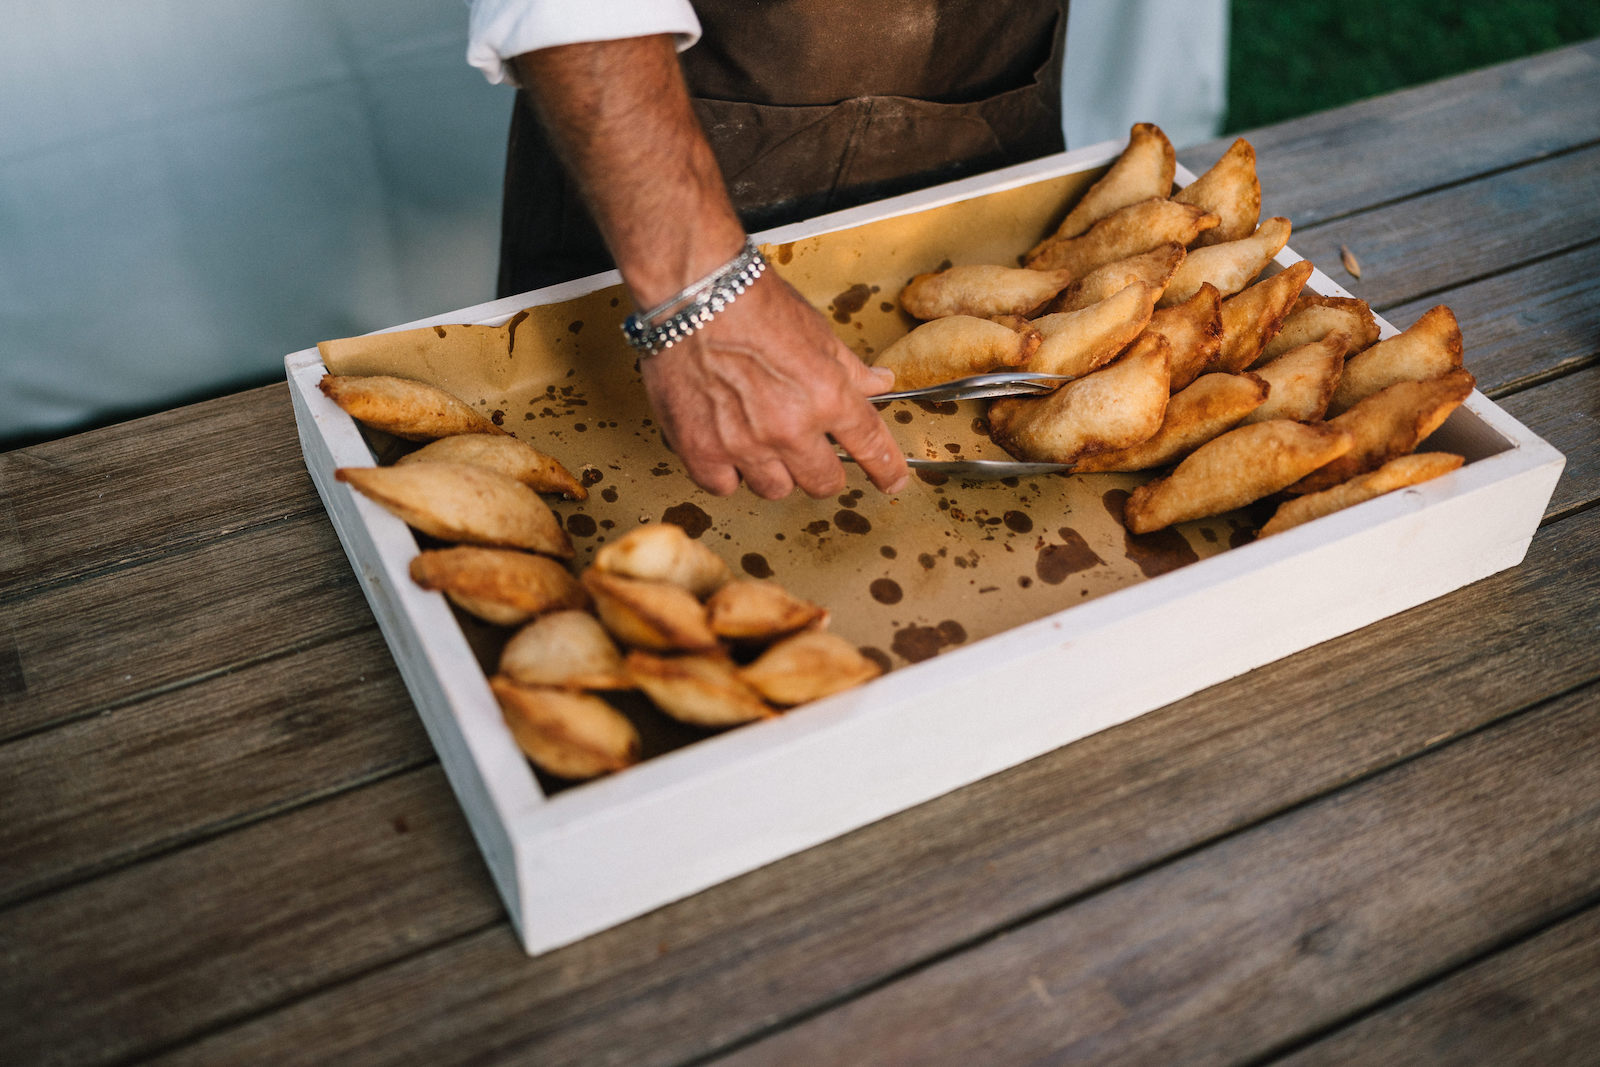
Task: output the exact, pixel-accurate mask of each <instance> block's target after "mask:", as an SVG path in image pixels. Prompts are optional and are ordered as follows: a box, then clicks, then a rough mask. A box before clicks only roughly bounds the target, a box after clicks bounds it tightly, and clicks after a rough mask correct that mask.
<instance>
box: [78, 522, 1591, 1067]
mask: <svg viewBox="0 0 1600 1067" xmlns="http://www.w3.org/2000/svg"><path fill="white" fill-rule="evenodd" d="M1597 596H1600V511H1594V510H1591V511H1588V512H1584V513H1580V514H1578V515H1575V516H1573V517H1572V518H1570V519H1568V520H1565V521H1563V522H1560V523H1556V524H1555V525H1553V526H1552V527H1549V528H1547V529H1545V530H1543V531H1541V533H1540V535H1539V537H1538V538H1537V539H1536V540H1535V544H1534V549H1533V552H1532V554H1531V555H1530V558H1529V560H1528V561H1527V562H1526V563H1524V564H1523V565H1522V566H1521V567H1519V568H1517V569H1515V570H1513V571H1510V572H1506V573H1504V574H1501V575H1497V576H1495V577H1494V578H1491V579H1487V580H1485V581H1483V582H1481V583H1477V584H1476V585H1474V586H1471V587H1469V588H1468V589H1466V590H1463V591H1461V592H1459V593H1457V594H1454V595H1452V596H1450V597H1447V598H1444V599H1441V600H1438V601H1434V602H1432V603H1430V604H1427V605H1424V606H1422V607H1420V608H1417V609H1415V610H1413V611H1410V612H1406V613H1404V614H1403V615H1400V616H1397V617H1395V618H1394V619H1390V620H1387V621H1385V622H1383V623H1380V624H1378V625H1376V626H1373V627H1370V628H1369V629H1367V630H1364V631H1361V632H1359V633H1357V634H1353V635H1349V636H1348V637H1345V638H1341V639H1339V640H1336V641H1332V642H1329V643H1328V644H1326V645H1323V646H1319V647H1318V648H1316V649H1312V650H1309V651H1307V652H1305V653H1301V654H1300V655H1297V656H1293V657H1290V658H1289V659H1286V660H1283V661H1280V662H1279V663H1276V664H1273V665H1270V666H1268V667H1264V668H1261V669H1259V670H1257V671H1253V672H1251V673H1250V674H1248V675H1245V676H1243V677H1241V678H1239V679H1235V680H1234V681H1232V682H1229V683H1227V684H1225V685H1222V686H1218V687H1215V688H1213V689H1211V690H1207V691H1206V692H1204V693H1201V694H1198V695H1196V696H1195V697H1192V698H1189V699H1187V700H1184V701H1181V702H1179V703H1177V704H1175V705H1172V706H1171V707H1169V708H1166V709H1162V710H1160V711H1157V712H1153V713H1151V714H1149V715H1146V716H1143V717H1141V718H1139V719H1136V720H1134V721H1133V722H1130V723H1128V724H1126V725H1124V726H1121V727H1118V728H1116V729H1114V730H1110V731H1106V732H1104V733H1102V734H1097V735H1094V736H1092V737H1090V738H1087V739H1085V740H1084V741H1081V742H1079V743H1077V744H1074V745H1070V746H1067V747H1066V748H1063V749H1060V750H1058V751H1056V752H1053V753H1050V754H1049V755H1047V756H1044V757H1041V758H1039V759H1037V760H1034V761H1032V762H1030V763H1028V764H1025V765H1023V766H1021V767H1018V768H1015V769H1014V770H1012V771H1008V772H1006V773H1004V774H1001V775H997V776H995V777H994V778H991V779H987V780H985V781H983V782H980V783H978V784H976V785H974V786H971V787H969V788H967V789H964V790H961V791H958V792H956V793H953V794H950V795H948V796H946V797H942V798H940V799H938V800H936V801H933V802H930V803H928V804H925V805H922V806H921V807H918V808H915V809H912V810H910V811H908V812H904V813H902V814H900V815H897V816H895V817H893V818H891V819H887V820H885V821H883V822H882V823H878V824H875V825H873V826H870V827H867V828H865V829H863V830H861V831H858V832H857V833H854V834H851V835H848V836H846V837H844V838H840V839H838V840H835V841H832V842H829V843H828V844H826V845H823V846H820V847H818V848H816V849H812V850H810V851H808V852H805V853H803V854H801V855H798V856H795V857H793V858H791V859H789V860H785V861H783V862H781V863H778V864H774V865H772V866H771V867H768V868H764V869H763V870H761V871H757V872H754V873H752V874H750V875H748V876H745V877H744V878H740V879H737V880H735V881H733V882H730V883H727V884H724V885H722V886H719V887H716V888H715V889H712V890H709V891H707V892H705V893H702V894H699V895H698V896H695V897H692V898H690V899H688V900H686V901H682V902H680V903H678V904H674V905H672V906H670V907H667V908H664V909H661V910H660V911H657V912H654V913H651V914H650V915H646V916H644V917H641V918H640V919H637V920H635V921H633V922H631V923H628V924H626V925H624V926H621V927H618V928H616V929H613V930H610V931H607V932H605V933H602V934H599V935H597V936H595V937H593V938H590V939H588V940H586V941H583V942H580V943H579V944H577V945H575V946H572V947H570V948H568V949H563V950H560V951H557V952H554V953H551V954H549V955H547V956H544V957H540V958H538V959H534V960H528V959H525V958H521V957H519V956H518V955H517V954H516V953H515V952H514V951H513V950H511V949H510V948H509V947H508V945H507V943H506V938H505V936H504V931H503V930H502V929H499V928H497V929H495V930H493V931H487V932H484V933H482V934H479V935H474V936H472V937H468V938H464V939H462V940H461V941H458V942H453V943H451V944H449V945H445V946H442V947H440V948H439V949H437V950H436V951H432V952H428V953H424V954H420V955H418V956H416V957H415V958H411V959H407V960H404V961H401V962H399V963H397V964H395V965H393V966H388V967H382V968H376V969H374V970H372V971H371V972H370V973H368V974H365V975H363V977H361V978H360V979H359V980H356V981H352V982H349V983H346V984H344V985H341V986H338V987H335V988H329V989H327V990H325V991H323V992H320V993H318V994H316V995H313V996H308V997H306V998H304V999H303V1000H300V1001H298V1002H296V1003H294V1004H291V1005H288V1006H286V1007H284V1008H282V1009H281V1010H272V1011H269V1012H268V1013H267V1014H265V1015H263V1016H262V1017H260V1018H257V1019H254V1020H251V1021H248V1022H246V1023H244V1024H242V1025H240V1026H238V1027H236V1028H233V1029H228V1030H224V1031H221V1032H218V1033H216V1034H214V1035H211V1036H208V1037H206V1038H204V1039H202V1040H200V1041H198V1042H196V1043H195V1044H193V1045H190V1046H186V1047H185V1048H183V1049H181V1050H178V1051H175V1052H174V1054H173V1056H172V1059H173V1061H175V1062H208V1061H210V1062H214V1061H217V1060H223V1061H244V1062H251V1061H258V1060H260V1059H262V1058H273V1059H275V1060H278V1061H280V1062H304V1063H314V1062H319V1061H324V1062H325V1061H327V1060H335V1059H360V1060H361V1061H363V1062H368V1061H371V1062H385V1061H402V1060H407V1059H414V1058H419V1057H420V1058H426V1059H429V1060H430V1061H433V1060H438V1061H439V1062H459V1061H462V1060H468V1059H473V1058H492V1057H494V1056H495V1055H500V1056H510V1055H513V1054H514V1055H516V1056H518V1057H520V1058H525V1059H528V1060H537V1061H538V1062H540V1063H552V1064H553V1063H601V1062H618V1063H640V1064H646V1063H671V1062H677V1061H681V1060H683V1059H687V1058H691V1057H694V1056H698V1055H703V1054H706V1053H708V1052H711V1051H713V1050H716V1049H718V1048H720V1047H724V1046H726V1045H729V1044H731V1043H733V1042H736V1041H739V1040H741V1039H742V1038H744V1037H746V1036H748V1035H751V1034H753V1033H757V1032H759V1031H761V1030H763V1029H764V1028H766V1027H768V1026H771V1025H773V1024H774V1023H775V1022H776V1021H778V1020H783V1019H788V1018H794V1017H796V1016H798V1015H803V1014H804V1013H806V1012H808V1011H812V1010H816V1009H817V1008H818V1007H819V1006H820V1005H826V1004H828V1003H829V1002H830V1001H831V1000H832V999H833V998H835V997H837V996H839V995H840V994H841V993H843V992H848V991H851V990H858V989H861V988H864V987H867V986H870V985H871V984H872V983H874V982H877V981H880V980H882V979H883V978H884V976H886V975H892V974H895V973H898V972H900V971H901V970H903V969H905V968H907V967H914V966H916V965H917V964H918V963H919V962H921V961H925V960H928V959H930V958H937V957H938V956H940V955H941V954H943V953H945V952H948V951H950V950H951V949H952V946H962V945H966V944H968V943H972V942H975V941H977V940H981V939H982V938H984V937H985V936H988V935H989V934H991V933H993V932H994V931H997V930H1002V929H1005V928H1006V927H1008V926H1010V925H1012V924H1014V923H1016V922H1018V921H1021V920H1024V919H1026V918H1027V917H1028V916H1030V915H1033V914H1037V913H1038V912H1039V911H1041V910H1042V909H1049V908H1054V907H1058V906H1060V905H1061V903H1062V902H1063V901H1070V900H1071V899H1072V898H1074V897H1075V896H1077V895H1079V894H1084V893H1090V892H1094V891H1095V890H1097V889H1099V888H1101V887H1104V886H1106V885H1108V884H1112V883H1115V882H1117V881H1118V880H1120V879H1125V878H1128V877H1129V876H1130V875H1133V874H1135V873H1136V872H1138V871H1140V870H1142V869H1144V868H1146V867H1148V866H1149V865H1151V864H1155V863H1159V862H1161V861H1162V860H1163V859H1165V858H1167V857H1170V856H1173V855H1176V854H1181V853H1183V852H1185V851H1186V850H1189V849H1192V848H1194V847H1196V846H1197V845H1199V844H1201V843H1203V842H1206V841H1209V840H1212V839H1214V838H1217V837H1219V836H1222V835H1227V834H1229V833H1232V832H1235V831H1237V830H1239V828H1241V827H1245V826H1249V825H1251V824H1252V823H1254V822H1256V821H1258V820H1262V819H1269V818H1271V817H1272V816H1273V815H1274V813H1277V812H1281V811H1283V810H1285V809H1286V808H1289V807H1291V806H1293V805H1295V804H1297V803H1300V802H1301V801H1303V800H1305V799H1307V798H1311V797H1315V796H1317V795H1319V794H1321V793H1323V792H1325V791H1327V790H1329V789H1333V788H1337V787H1338V786H1340V785H1341V784H1344V783H1348V782H1350V781H1352V780H1355V779H1357V778H1359V777H1360V776H1362V775H1364V774H1368V773H1371V772H1373V771H1374V770H1376V769H1379V768H1383V767H1387V766H1391V765H1393V763H1394V762H1395V761H1397V760H1403V759H1406V758H1409V757H1412V756H1415V755H1417V754H1418V753H1421V752H1424V751H1426V750H1427V749H1429V748H1430V747H1433V746H1437V745H1439V744H1441V743H1442V742H1444V741H1446V740H1448V739H1450V738H1452V737H1457V736H1460V735H1461V734H1463V733H1465V732H1468V731H1471V730H1474V729H1477V728H1479V727H1481V726H1482V725H1483V724H1484V723H1486V722H1491V721H1493V720H1494V719H1495V718H1496V717H1498V716H1501V715H1504V714H1507V713H1510V712H1512V711H1515V710H1516V709H1518V708H1521V707H1524V706H1526V704H1527V702H1528V701H1530V700H1537V699H1540V698H1542V697H1548V696H1554V695H1556V694H1559V693H1561V692H1563V691H1565V690H1566V689H1567V688H1569V687H1571V686H1573V685H1575V684H1582V683H1585V682H1588V681H1590V680H1592V679H1595V678H1596V677H1600V619H1597V618H1596V615H1595V612H1594V611H1593V604H1594V603H1595V601H1596V597H1597ZM1424 692H1425V693H1427V694H1428V699H1427V700H1419V699H1418V694H1419V693H1424ZM304 862H305V863H306V864H307V866H314V864H312V863H311V861H310V860H306V861H304ZM392 874H393V876H394V877H396V878H400V879H403V878H404V877H405V872H404V871H403V869H402V870H396V871H394V872H392ZM104 940H105V941H107V942H109V943H116V942H118V941H120V940H122V937H121V935H119V933H118V932H117V931H115V930H107V931H105V935H104ZM261 965H262V966H268V965H270V963H269V961H265V960H263V961H262V963H261ZM707 1005H715V1010H714V1011H712V1010H708V1008H707ZM262 1007H263V1008H266V1007H268V1005H265V1004H263V1005H262ZM396 1019H404V1020H405V1021H406V1026H405V1027H404V1028H403V1030H402V1029H397V1028H396V1027H395V1025H394V1020H396ZM64 1025H74V1026H78V1027H82V1026H84V1025H85V1024H84V1023H83V1022H82V1021H81V1020H80V1021H77V1022H73V1021H71V1020H66V1021H64ZM285 1032H292V1033H294V1034H295V1035H296V1045H295V1047H294V1048H293V1049H286V1048H284V1047H283V1045H282V1042H281V1041H280V1036H281V1034H283V1033H285ZM815 1062H828V1060H827V1059H826V1058H823V1059H819V1060H816V1061H815Z"/></svg>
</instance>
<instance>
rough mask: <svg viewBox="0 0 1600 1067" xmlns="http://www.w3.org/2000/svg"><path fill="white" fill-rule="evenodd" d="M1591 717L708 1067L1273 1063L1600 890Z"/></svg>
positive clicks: (1578, 704) (1452, 762)
mask: <svg viewBox="0 0 1600 1067" xmlns="http://www.w3.org/2000/svg"><path fill="white" fill-rule="evenodd" d="M1596 701H1600V685H1596V686H1590V687H1589V688H1587V689H1585V690H1583V691H1580V692H1578V693H1575V694H1572V695H1570V696H1568V697H1566V698H1563V699H1562V700H1559V701H1557V702H1555V703H1554V704H1553V705H1552V706H1550V707H1547V708H1541V709H1539V710H1538V711H1535V712H1530V713H1528V714H1526V715H1524V716H1519V717H1517V718H1516V719H1514V720H1512V721H1511V722H1508V723H1505V724H1503V725H1500V726H1497V727H1494V728H1491V729H1489V730H1487V731H1485V732H1483V733H1481V734H1478V735H1475V736H1472V737H1469V738H1466V739H1464V740H1462V741H1460V742H1457V743H1455V744H1452V745H1450V746H1448V747H1446V748H1443V749H1441V750H1439V751H1436V752H1434V753H1431V754H1430V755H1429V756H1428V757H1427V758H1426V759H1420V760H1416V761H1412V762H1410V763H1406V764H1402V765H1401V766H1399V767H1397V768H1395V769H1393V770H1392V771H1389V772H1387V773H1385V774H1383V775H1381V776H1379V777H1378V778H1376V779H1373V780H1371V781H1368V782H1363V783H1360V784H1359V785H1357V786H1354V787H1352V788H1350V789H1347V790H1344V791H1342V792H1340V793H1337V794H1335V795H1332V796H1329V797H1326V798H1324V799H1322V800H1319V801H1317V802H1316V803H1315V804H1313V805H1311V806H1309V807H1308V808H1306V809H1303V810H1300V811H1295V812H1291V813H1289V814H1286V815H1284V816H1282V817H1280V818H1278V819H1275V820H1273V821H1272V822H1270V823H1268V824H1266V825H1264V826H1261V827H1257V828H1255V829H1252V830H1250V831H1249V832H1247V833H1244V834H1241V835H1239V836H1238V837H1236V838H1234V839H1232V840H1229V841H1225V842H1222V843H1220V844H1217V845H1215V846H1213V847H1211V848H1208V849H1206V850H1205V851H1204V852H1202V853H1200V854H1198V855H1193V856H1189V857H1185V858H1182V859H1179V860H1177V861H1175V862H1173V863H1171V864H1169V865H1166V866H1164V867H1162V868H1159V869H1157V870H1154V871H1152V872H1150V873H1148V874H1145V875H1143V876H1141V877H1139V878H1137V879H1135V880H1133V881H1131V882H1129V883H1126V884H1124V885H1119V886H1117V887H1115V888H1114V889H1111V890H1108V891H1106V892H1104V893H1101V894H1098V895H1096V896H1094V897H1091V898H1089V899H1087V900H1084V901H1082V902H1080V903H1078V904H1076V905H1075V906H1074V907H1072V908H1069V909H1066V910H1063V911H1060V912H1056V913H1054V914H1051V915H1049V916H1047V917H1045V918H1042V919H1039V920H1037V921H1034V922H1030V923H1028V924H1026V925H1024V926H1023V927H1021V928H1018V929H1014V930H1009V931H1006V932H1005V933H1002V934H1001V935H999V936H998V937H996V938H995V939H994V940H992V941H989V942H987V943H985V944H983V945H980V946H977V947H975V948H973V949H971V950H970V951H967V952H965V953H962V954H961V956H960V957H959V958H957V959H954V960H946V961H941V962H938V963H935V964H933V965H931V966H929V967H927V968H925V969H922V970H920V971H916V972H913V973H912V974H910V975H908V976H906V977H905V978H903V979H901V980H899V981H896V982H894V983H892V984H891V985H888V986H886V987H883V988H881V989H878V990H875V991H873V992H871V993H870V994H868V995H866V996H864V997H861V998H859V999H857V1000H855V1001H852V1002H851V1003H849V1004H846V1005H843V1006H841V1007H839V1008H836V1009H834V1010H832V1011H829V1012H828V1013H827V1014H826V1015H825V1016H822V1017H820V1018H813V1019H810V1020H807V1021H806V1022H804V1023H802V1024H800V1025H798V1026H795V1027H792V1028H790V1029H786V1030H783V1031H780V1032H778V1033H776V1034H774V1035H772V1036H771V1037H770V1038H768V1039H766V1040H763V1041H761V1042H759V1043H757V1044H755V1045H753V1046H751V1047H748V1048H745V1049H742V1050H740V1051H739V1052H738V1053H736V1054H734V1055H731V1056H728V1057H726V1058H724V1059H719V1060H718V1061H717V1062H719V1063H728V1064H768V1065H771V1064H814V1063H859V1064H868V1063H883V1064H890V1063H917V1062H931V1061H933V1060H935V1059H943V1060H945V1061H947V1062H993V1063H1022V1062H1038V1061H1041V1060H1044V1059H1054V1058H1062V1059H1068V1060H1072V1061H1075V1062H1093V1063H1104V1064H1119V1063H1176V1062H1183V1063H1190V1064H1199V1065H1203V1064H1220V1063H1230V1062H1237V1061H1239V1060H1241V1059H1247V1058H1249V1057H1251V1056H1253V1055H1257V1054H1259V1053H1261V1052H1264V1051H1267V1050H1270V1049H1272V1048H1273V1047H1275V1046H1278V1045H1280V1044H1282V1043H1284V1042H1286V1041H1288V1040H1290V1039H1292V1038H1294V1037H1295V1036H1296V1035H1298V1034H1301V1033H1304V1032H1306V1031H1309V1030H1314V1029H1316V1028H1318V1027H1320V1026H1323V1025H1326V1024H1327V1023H1328V1022H1330V1021H1332V1020H1335V1019H1338V1018H1339V1017H1341V1016H1343V1015H1344V1014H1346V1013H1348V1012H1349V1011H1350V1010H1351V1009H1352V1008H1353V1007H1356V1006H1359V1005H1363V1004H1370V1003H1372V1002H1373V1001H1375V1000H1377V999H1379V998H1381V997H1383V996H1385V995H1386V994H1388V993H1391V992H1393V991H1395V990H1397V989H1401V988H1404V987H1406V986H1408V985H1410V984H1411V983H1413V982H1416V981H1418V980H1419V979H1421V978H1423V977H1426V976H1427V975H1428V974H1430V973H1433V972H1434V971H1437V970H1438V969H1440V968H1443V967H1448V966H1451V965H1452V964H1454V963H1456V962H1458V961H1460V960H1462V959H1463V958H1466V957H1470V956H1472V955H1474V954H1476V953H1478V952H1480V951H1482V950H1483V949H1484V948H1486V947H1488V946H1491V945H1493V944H1494V943H1495V942H1496V941H1497V940H1499V939H1500V938H1501V937H1503V936H1504V933H1505V932H1506V931H1513V930H1517V929H1527V928H1530V927H1532V926H1535V925H1537V924H1539V923H1541V922H1542V921H1543V920H1544V919H1546V918H1547V917H1548V916H1550V915H1552V914H1553V913H1559V912H1560V911H1562V910H1563V909H1566V908H1570V907H1571V906H1573V904H1574V903H1576V902H1579V901H1582V900H1583V899H1585V898H1586V897H1588V896H1590V895H1591V894H1593V893H1595V892H1596V891H1597V890H1600V718H1597V717H1596V716H1595V715H1594V714H1593V709H1594V707H1595V703H1596ZM1508 798H1515V801H1514V802H1512V803H1508V802H1507V800H1508ZM1355 1059H1356V1061H1357V1062H1399V1061H1386V1060H1383V1059H1382V1058H1381V1057H1380V1058H1373V1057H1369V1056H1367V1055H1366V1054H1365V1052H1364V1050H1363V1052H1362V1054H1361V1055H1358V1056H1356V1057H1355Z"/></svg>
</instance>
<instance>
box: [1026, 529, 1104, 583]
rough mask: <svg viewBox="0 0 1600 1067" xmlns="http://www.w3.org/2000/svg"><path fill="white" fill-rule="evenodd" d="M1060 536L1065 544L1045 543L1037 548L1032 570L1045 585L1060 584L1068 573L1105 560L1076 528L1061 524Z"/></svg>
mask: <svg viewBox="0 0 1600 1067" xmlns="http://www.w3.org/2000/svg"><path fill="white" fill-rule="evenodd" d="M1061 536H1062V539H1063V540H1064V541H1065V542H1066V543H1065V544H1060V545H1052V544H1045V545H1041V546H1040V548H1039V555H1038V557H1037V558H1035V560H1034V563H1033V571H1034V573H1035V574H1037V575H1038V576H1039V580H1040V581H1041V582H1044V583H1045V584H1047V585H1060V584H1061V583H1062V582H1064V581H1066V580H1067V576H1068V575H1071V574H1077V573H1078V572H1079V571H1085V570H1088V569H1089V568H1090V567H1093V566H1095V565H1097V564H1100V563H1104V562H1105V560H1103V559H1101V558H1100V557H1099V556H1097V555H1096V554H1095V551H1094V549H1092V548H1090V547H1089V543H1088V542H1087V541H1085V540H1084V539H1083V535H1082V534H1080V533H1078V531H1077V530H1074V529H1072V528H1071V527H1070V526H1063V527H1062V528H1061Z"/></svg>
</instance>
